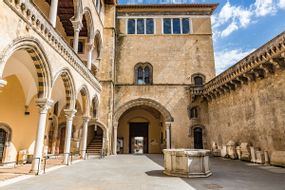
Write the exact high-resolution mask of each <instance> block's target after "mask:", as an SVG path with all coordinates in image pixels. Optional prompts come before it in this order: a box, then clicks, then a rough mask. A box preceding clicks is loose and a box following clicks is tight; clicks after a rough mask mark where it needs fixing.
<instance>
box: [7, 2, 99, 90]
mask: <svg viewBox="0 0 285 190" xmlns="http://www.w3.org/2000/svg"><path fill="white" fill-rule="evenodd" d="M4 2H5V3H6V4H7V5H8V6H9V7H10V8H11V9H12V10H13V11H14V12H15V13H16V14H17V15H18V16H19V17H21V18H22V19H23V20H24V21H25V22H26V23H27V29H30V28H31V29H33V30H34V31H35V32H36V33H38V34H39V36H41V37H42V38H43V39H44V40H45V41H46V42H47V43H48V44H50V46H51V47H52V48H53V49H54V50H55V51H56V52H58V53H59V54H60V55H61V56H62V57H63V58H64V59H65V60H66V61H67V62H68V63H69V64H70V65H71V66H72V67H73V68H74V69H75V70H76V71H77V72H78V73H80V74H81V76H82V77H83V78H84V79H85V80H86V81H88V83H89V84H91V85H92V87H94V88H95V89H96V90H98V91H101V88H102V87H101V85H100V83H99V82H98V80H97V79H96V78H95V77H94V76H93V75H92V73H91V72H90V71H89V70H88V68H87V67H86V66H85V65H84V63H83V62H82V60H81V59H80V58H79V56H78V55H77V54H76V53H75V52H74V51H73V49H72V48H71V47H70V46H69V45H68V43H67V42H66V41H65V40H64V38H63V37H62V36H61V35H60V34H59V33H58V32H57V31H56V30H55V28H53V26H52V25H51V24H50V22H49V21H48V20H47V18H46V17H45V16H44V15H42V13H41V12H40V11H39V10H38V9H37V8H36V7H35V6H34V4H33V3H32V2H30V0H4Z"/></svg>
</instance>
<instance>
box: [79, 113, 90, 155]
mask: <svg viewBox="0 0 285 190" xmlns="http://www.w3.org/2000/svg"><path fill="white" fill-rule="evenodd" d="M89 120H90V117H88V116H84V117H83V131H82V141H81V142H82V146H81V157H82V159H86V149H87V135H88V122H89Z"/></svg>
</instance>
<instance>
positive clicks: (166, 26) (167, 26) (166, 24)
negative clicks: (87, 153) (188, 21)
mask: <svg viewBox="0 0 285 190" xmlns="http://www.w3.org/2000/svg"><path fill="white" fill-rule="evenodd" d="M163 33H164V34H171V19H170V18H164V19H163Z"/></svg>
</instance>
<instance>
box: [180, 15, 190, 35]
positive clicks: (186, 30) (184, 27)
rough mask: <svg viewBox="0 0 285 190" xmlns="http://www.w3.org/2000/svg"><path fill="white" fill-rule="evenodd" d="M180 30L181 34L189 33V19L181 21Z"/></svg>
mask: <svg viewBox="0 0 285 190" xmlns="http://www.w3.org/2000/svg"><path fill="white" fill-rule="evenodd" d="M182 30H183V34H189V33H190V22H189V18H183V19H182Z"/></svg>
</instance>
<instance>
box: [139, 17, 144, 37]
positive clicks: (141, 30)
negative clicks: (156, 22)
mask: <svg viewBox="0 0 285 190" xmlns="http://www.w3.org/2000/svg"><path fill="white" fill-rule="evenodd" d="M137 34H144V19H137Z"/></svg>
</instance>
